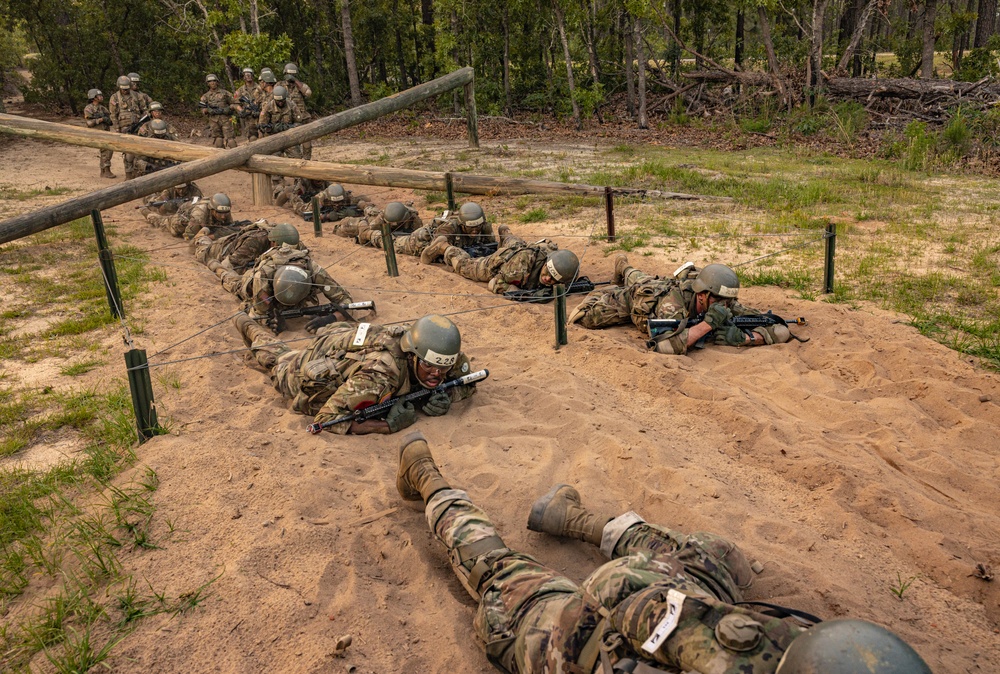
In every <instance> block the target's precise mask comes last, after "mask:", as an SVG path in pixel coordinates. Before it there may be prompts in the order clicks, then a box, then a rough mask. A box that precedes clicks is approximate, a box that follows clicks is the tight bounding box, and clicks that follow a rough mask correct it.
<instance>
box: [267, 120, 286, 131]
mask: <svg viewBox="0 0 1000 674" xmlns="http://www.w3.org/2000/svg"><path fill="white" fill-rule="evenodd" d="M271 128H272V129H273V130H274V132H275V133H281V132H282V131H288V125H287V124H285V123H284V122H275V123H274V124H272V125H271Z"/></svg>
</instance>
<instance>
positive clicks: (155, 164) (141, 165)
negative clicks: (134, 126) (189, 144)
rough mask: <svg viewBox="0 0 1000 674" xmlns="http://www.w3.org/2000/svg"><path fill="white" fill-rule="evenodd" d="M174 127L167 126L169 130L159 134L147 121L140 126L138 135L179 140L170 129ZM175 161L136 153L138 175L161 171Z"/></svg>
mask: <svg viewBox="0 0 1000 674" xmlns="http://www.w3.org/2000/svg"><path fill="white" fill-rule="evenodd" d="M172 128H173V127H171V126H169V125H168V126H167V132H166V133H164V134H160V135H159V136H157V135H156V134H154V133H153V130H152V129H151V128H150V127H149V122H146V123H145V124H143V125H142V126H140V127H139V131H138V132H137V135H139V136H145V137H146V138H157V139H159V140H174V141H176V140H177V136H176V135H175V134H174V133H173V132H172V131H171V130H170V129H172ZM174 163H175V162H174V161H173V160H171V159H160V158H158V157H146V156H143V155H136V157H135V165H134V166H135V172H136V173H137V174H138V175H145V174H147V173H152V172H153V171H159V170H160V169H164V168H167V167H169V166H170V165H172V164H174Z"/></svg>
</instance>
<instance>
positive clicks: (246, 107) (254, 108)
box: [240, 94, 260, 117]
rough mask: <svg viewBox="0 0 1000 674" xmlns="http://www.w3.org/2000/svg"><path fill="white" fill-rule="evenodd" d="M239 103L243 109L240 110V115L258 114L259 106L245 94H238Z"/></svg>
mask: <svg viewBox="0 0 1000 674" xmlns="http://www.w3.org/2000/svg"><path fill="white" fill-rule="evenodd" d="M240 103H242V104H243V111H242V112H240V117H250V116H251V115H253V116H254V117H256V116H258V115H260V106H259V105H257V104H256V103H254V102H253V101H252V100H250V97H249V96H247V95H246V94H243V95H242V96H240Z"/></svg>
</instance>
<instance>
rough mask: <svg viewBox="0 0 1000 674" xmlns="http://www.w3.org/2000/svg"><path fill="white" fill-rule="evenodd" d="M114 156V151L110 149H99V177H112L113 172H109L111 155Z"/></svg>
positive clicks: (113, 175)
mask: <svg viewBox="0 0 1000 674" xmlns="http://www.w3.org/2000/svg"><path fill="white" fill-rule="evenodd" d="M112 156H114V152H112V151H111V150H101V177H102V178H114V177H115V174H114V173H112V172H111V157H112Z"/></svg>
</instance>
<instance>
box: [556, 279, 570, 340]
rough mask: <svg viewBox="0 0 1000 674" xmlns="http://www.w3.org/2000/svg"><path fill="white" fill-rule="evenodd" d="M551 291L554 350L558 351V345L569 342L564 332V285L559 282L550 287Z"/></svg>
mask: <svg viewBox="0 0 1000 674" xmlns="http://www.w3.org/2000/svg"><path fill="white" fill-rule="evenodd" d="M552 292H553V293H554V294H555V298H556V310H555V314H556V350H557V351H558V350H559V347H560V346H565V345H566V344H569V336H568V334H567V332H566V286H564V285H563V284H562V283H559V284H557V285H556V286H555V287H554V288H553V289H552Z"/></svg>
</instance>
